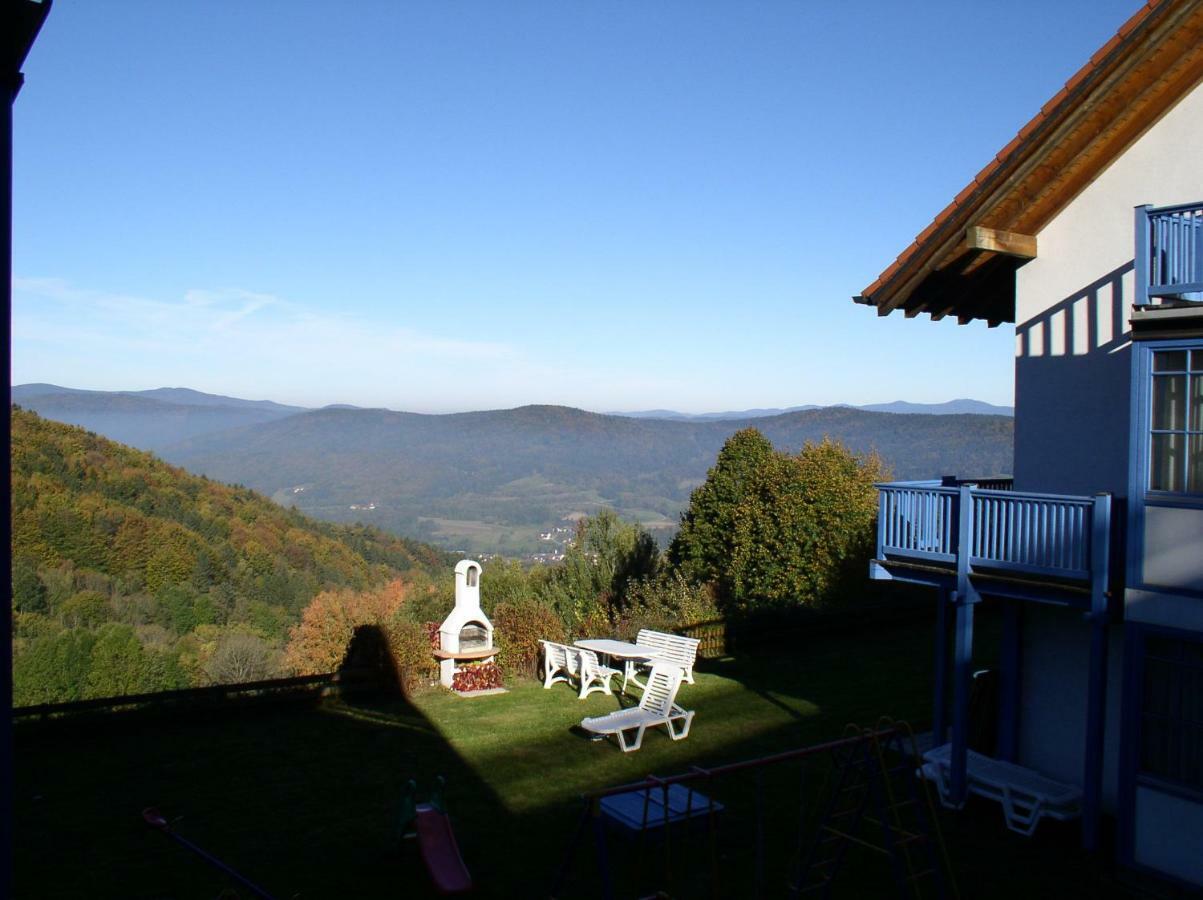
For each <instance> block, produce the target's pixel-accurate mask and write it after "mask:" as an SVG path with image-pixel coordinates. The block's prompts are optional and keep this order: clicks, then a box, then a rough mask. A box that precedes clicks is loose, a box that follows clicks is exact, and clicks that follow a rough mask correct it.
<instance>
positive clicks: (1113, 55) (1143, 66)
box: [852, 0, 1203, 328]
mask: <svg viewBox="0 0 1203 900" xmlns="http://www.w3.org/2000/svg"><path fill="white" fill-rule="evenodd" d="M1201 81H1203V0H1154V2H1150V3H1149V4H1148V5H1146V6H1144V7H1142V8H1141V9H1140V10H1139V11H1138V12H1137V13H1136V14H1135V15H1134V16H1132V18H1130V19H1129V20H1128V21H1127V22H1125V23H1124V25H1123V27H1121V28H1120V29H1119V31H1118V32H1117V33H1116V34H1115V36H1114V37H1112V38H1111V40H1109V41H1108V42H1107V43H1106V44H1104V45H1103V46H1102V47H1101V48H1100V49H1099V50H1098V52H1097V53H1095V54H1094V55H1093V56H1092V57H1091V58H1090V61H1089V62H1088V63H1086V65H1084V66H1083V67H1082V68H1081V69H1079V70H1078V72H1077V74H1075V75H1074V76H1073V78H1071V79H1070V80H1069V81H1068V82H1067V83H1066V85H1065V87H1063V88H1062V89H1061V90H1060V91H1059V92H1058V93H1057V95H1056V96H1055V97H1053V98H1052V99H1051V100H1049V102H1048V103H1046V104H1045V105H1044V106H1043V107H1042V108H1041V110H1040V112H1038V113H1037V114H1036V115H1035V116H1034V117H1033V118H1032V120H1031V121H1030V122H1028V124H1027V125H1025V126H1024V127H1023V128H1022V129H1021V130H1020V132H1019V133H1018V134H1017V135H1016V136H1015V137H1014V139H1013V140H1012V141H1011V142H1010V143H1009V144H1007V146H1005V147H1003V149H1002V150H1000V151H999V153H998V155H997V156H995V158H994V159H992V160H991V161H990V162H989V163H988V164H987V165H986V167H985V168H983V169H982V170H981V171H980V172H978V174H977V176H976V177H975V178H974V179H973V181H971V182H970V183H969V184H968V185H967V186H966V187H965V189H964V190H962V191H961V192H960V193H959V194H957V196H956V197H955V198H953V200H952V202H951V203H949V204H948V206H946V207H945V208H944V209H943V210H942V211H941V212H940V214H939V215H937V216H936V218H935V219H934V220H933V221H932V223H931V224H930V225H928V226H927V228H925V229H924V230H923V231H922V232H921V233H920V234H919V236H918V237H916V238H915V240H914V242H913V243H912V244H911V245H910V246H909V247H907V248H906V250H904V251H903V252H902V254H900V255H899V257H898V258H897V259H896V260H895V261H894V262H893V263H892V264H891V265H890V267H889V268H887V269H886V270H885V271H884V272H882V273H881V275H880V276H878V278H877V280H876V281H874V282H873V283H872V284H871V285H869V286H868V287H867V288H865V289H864V290H863V291H862V292H861V293H860V294H859V295H857V296H855V297H853V298H852V299H853V300H854V301H855V302H857V303H863V304H865V305H867V306H874V307H876V308H877V314H878V315H880V316H885V315H889V314H890V313H891V312H893V311H894V310H897V309H901V310H902V311H903V312H904V313H905V314H906V316H907V317H908V318H910V317H913V316H917V315H919V314H920V313H928V314H929V315H930V316H931V317H932V319H942V318H944V317H945V316H949V315H955V316H956V318H957V321H958V322H960V323H961V324H966V323H968V322H971V321H974V320H980V321H985V322H986V323H988V324H989V325H990V327H992V328H993V327H994V326H997V325H1000V324H1002V323H1003V322H1014V321H1015V271H1016V270H1017V269H1018V268H1019V267H1020V266H1022V265H1024V264H1025V263H1026V262H1028V261H1029V260H1031V259H1033V258H1035V256H1036V254H1037V246H1036V237H1035V235H1036V234H1037V233H1038V232H1039V231H1040V230H1041V229H1042V228H1043V227H1044V226H1045V225H1046V224H1048V222H1049V221H1050V220H1051V219H1052V218H1053V217H1054V216H1055V215H1056V214H1057V213H1059V212H1060V211H1061V210H1062V209H1064V208H1065V207H1066V205H1067V204H1068V203H1069V202H1070V201H1071V200H1072V199H1073V198H1074V197H1075V196H1077V194H1078V193H1079V192H1080V191H1081V190H1082V189H1083V188H1084V187H1086V186H1087V185H1088V184H1090V182H1091V181H1093V180H1094V179H1095V178H1096V177H1098V175H1099V173H1101V172H1102V171H1103V170H1104V169H1105V168H1106V167H1107V166H1108V165H1110V164H1111V163H1112V162H1113V161H1114V160H1115V159H1116V158H1117V157H1118V156H1119V155H1120V154H1122V153H1123V151H1124V150H1125V149H1126V148H1127V147H1128V146H1129V145H1131V143H1132V142H1133V141H1134V140H1136V139H1137V138H1138V137H1139V136H1140V135H1141V134H1143V133H1144V131H1145V130H1146V129H1148V127H1149V126H1150V125H1152V124H1153V123H1154V122H1156V121H1157V120H1158V119H1159V118H1161V116H1162V115H1164V114H1165V112H1166V111H1167V110H1169V109H1170V108H1171V107H1172V106H1173V105H1174V104H1175V103H1176V102H1177V101H1178V100H1180V99H1181V98H1182V97H1184V96H1186V94H1188V93H1189V92H1190V91H1191V89H1192V88H1194V87H1195V86H1196V85H1198V84H1199V83H1200V82H1201Z"/></svg>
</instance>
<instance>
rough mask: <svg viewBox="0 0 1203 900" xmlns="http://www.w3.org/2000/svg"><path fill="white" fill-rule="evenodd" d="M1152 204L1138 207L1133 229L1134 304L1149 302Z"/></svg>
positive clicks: (1142, 304)
mask: <svg viewBox="0 0 1203 900" xmlns="http://www.w3.org/2000/svg"><path fill="white" fill-rule="evenodd" d="M1152 208H1153V206H1152V204H1149V203H1145V204H1144V205H1142V206H1138V207H1136V225H1135V227H1134V228H1133V229H1132V230H1133V233H1134V234H1135V236H1136V256H1135V258H1134V260H1133V268H1134V269H1135V275H1136V292H1135V296H1133V298H1132V305H1133V306H1144V305H1145V304H1146V303H1148V302H1149V274H1150V273H1149V210H1150V209H1152Z"/></svg>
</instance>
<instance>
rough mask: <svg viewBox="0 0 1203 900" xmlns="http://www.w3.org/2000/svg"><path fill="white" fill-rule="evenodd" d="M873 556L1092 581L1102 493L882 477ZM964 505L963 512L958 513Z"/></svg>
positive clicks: (1106, 526)
mask: <svg viewBox="0 0 1203 900" xmlns="http://www.w3.org/2000/svg"><path fill="white" fill-rule="evenodd" d="M877 487H878V490H879V492H880V493H879V501H878V504H879V505H878V520H877V559H878V560H880V561H883V562H890V561H894V562H908V561H909V562H918V563H927V564H937V565H941V564H943V565H947V566H949V567H954V566H956V565H957V564H958V561H959V558H960V557H961V555H962V554H964V555H965V557H966V558H965V560H963V561H962V562H963V565H965V566H966V567H967V569H968V570H970V571H973V572H984V571H993V572H999V573H1014V574H1017V575H1027V576H1038V577H1046V578H1057V579H1066V580H1069V581H1073V582H1084V583H1087V584H1090V583H1093V582H1094V581H1096V580H1097V579H1099V578H1100V577H1102V578H1103V579H1104V580H1105V578H1106V571H1107V556H1108V542H1109V530H1110V504H1111V498H1110V496H1108V495H1099V496H1096V497H1069V496H1060V495H1055V494H1034V493H1024V492H1018V491H1010V490H996V489H988V488H982V487H978V486H975V485H974V484H973V483H961V484H960V485H959V486H955V487H954V486H951V485H949V484H947V483H945V484H941V483H940V482H894V483H891V484H880V485H878V486H877ZM962 513H964V514H965V518H962Z"/></svg>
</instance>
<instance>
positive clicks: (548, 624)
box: [493, 600, 565, 677]
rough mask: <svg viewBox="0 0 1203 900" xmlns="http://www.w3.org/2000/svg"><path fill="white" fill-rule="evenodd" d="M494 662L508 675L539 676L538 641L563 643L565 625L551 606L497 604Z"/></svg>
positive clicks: (533, 601)
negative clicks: (496, 651) (496, 650)
mask: <svg viewBox="0 0 1203 900" xmlns="http://www.w3.org/2000/svg"><path fill="white" fill-rule="evenodd" d="M493 628H494V632H493V635H494V643H495V644H496V645H497V648H498V651H499V652H498V654H497V661H498V663H499V664H500V665H501V668H502V669H503V670H504V671H505V672H506V673H507V674H510V675H519V676H535V677H537V676H538V673H539V657H540V654H541V653H542V651H543V647H542V645H541V644H540V643H539V641H540V640H547V641H563V640H564V638H565V632H564V623H563V622H562V621H560V617H559V616H557V615H556V612H555V610H553V609H552V608H551V607H549V606H546V605H544V604H542V603H540V602H539V601H537V600H518V601H514V602H509V603H498V604H497V607H496V608H495V609H494V610H493Z"/></svg>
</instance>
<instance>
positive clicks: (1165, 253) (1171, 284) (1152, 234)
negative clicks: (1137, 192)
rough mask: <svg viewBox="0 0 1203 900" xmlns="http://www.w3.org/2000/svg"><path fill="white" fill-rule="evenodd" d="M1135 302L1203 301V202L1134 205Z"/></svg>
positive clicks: (1139, 304) (1143, 303)
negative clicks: (1154, 205)
mask: <svg viewBox="0 0 1203 900" xmlns="http://www.w3.org/2000/svg"><path fill="white" fill-rule="evenodd" d="M1135 265H1136V297H1135V302H1136V305H1138V306H1142V305H1145V304H1148V303H1152V302H1154V300H1165V299H1183V300H1203V201H1201V202H1198V203H1184V204H1182V205H1180V206H1162V207H1153V206H1138V207H1136V263H1135Z"/></svg>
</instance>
